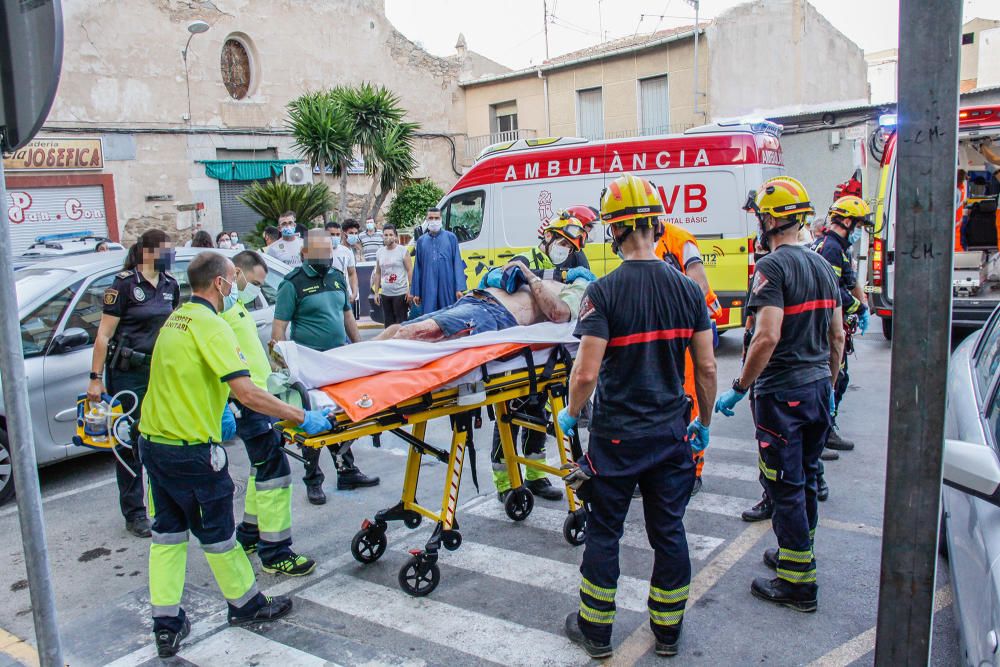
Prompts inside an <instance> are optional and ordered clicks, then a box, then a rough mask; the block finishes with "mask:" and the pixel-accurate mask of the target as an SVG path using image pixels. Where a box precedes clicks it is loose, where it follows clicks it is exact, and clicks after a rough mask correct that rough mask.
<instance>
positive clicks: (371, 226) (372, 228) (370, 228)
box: [365, 222, 375, 234]
mask: <svg viewBox="0 0 1000 667" xmlns="http://www.w3.org/2000/svg"><path fill="white" fill-rule="evenodd" d="M365 229H367V230H368V233H369V234H371V233H372V232H374V231H375V223H374V222H369V223H366V224H365Z"/></svg>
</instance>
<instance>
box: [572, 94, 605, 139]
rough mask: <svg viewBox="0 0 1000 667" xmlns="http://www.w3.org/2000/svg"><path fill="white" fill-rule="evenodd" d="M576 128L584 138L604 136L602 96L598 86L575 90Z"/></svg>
mask: <svg viewBox="0 0 1000 667" xmlns="http://www.w3.org/2000/svg"><path fill="white" fill-rule="evenodd" d="M576 98H577V119H578V127H577V130H578V131H579V133H580V136H581V137H584V138H586V139H603V138H604V97H603V95H602V94H601V89H600V88H591V89H590V90H578V91H576Z"/></svg>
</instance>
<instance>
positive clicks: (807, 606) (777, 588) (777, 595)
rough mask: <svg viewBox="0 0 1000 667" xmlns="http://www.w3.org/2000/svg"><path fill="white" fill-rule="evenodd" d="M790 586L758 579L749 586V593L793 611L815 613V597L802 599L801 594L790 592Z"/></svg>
mask: <svg viewBox="0 0 1000 667" xmlns="http://www.w3.org/2000/svg"><path fill="white" fill-rule="evenodd" d="M791 588H792V586H791V584H788V583H786V582H784V581H782V580H781V579H778V578H777V577H775V578H774V579H764V578H763V577H758V578H756V579H754V580H753V583H752V584H751V585H750V592H751V593H752V594H753V596H754V597H755V598H760V599H761V600H766V601H767V602H773V603H774V604H780V605H783V606H785V607H788V608H790V609H794V610H795V611H802V612H807V613H810V612H814V611H816V607H817V604H816V596H815V594H813V595H812V597H803V596H802V594H801V593H798V592H796V591H794V590H791Z"/></svg>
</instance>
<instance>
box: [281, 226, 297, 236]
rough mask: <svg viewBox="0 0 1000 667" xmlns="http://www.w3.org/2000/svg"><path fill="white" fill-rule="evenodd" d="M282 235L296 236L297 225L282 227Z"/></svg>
mask: <svg viewBox="0 0 1000 667" xmlns="http://www.w3.org/2000/svg"><path fill="white" fill-rule="evenodd" d="M281 235H282V236H295V225H289V226H287V227H282V228H281Z"/></svg>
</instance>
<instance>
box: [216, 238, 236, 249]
mask: <svg viewBox="0 0 1000 667" xmlns="http://www.w3.org/2000/svg"><path fill="white" fill-rule="evenodd" d="M219 247H220V248H222V249H223V250H226V249H228V248H232V247H233V242H232V241H230V240H229V237H228V236H223V237H222V238H221V239H219Z"/></svg>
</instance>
